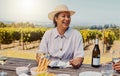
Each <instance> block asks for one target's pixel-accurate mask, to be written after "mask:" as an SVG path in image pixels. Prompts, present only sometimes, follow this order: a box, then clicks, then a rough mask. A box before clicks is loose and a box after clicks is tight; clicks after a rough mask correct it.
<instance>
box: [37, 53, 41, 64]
mask: <svg viewBox="0 0 120 76" xmlns="http://www.w3.org/2000/svg"><path fill="white" fill-rule="evenodd" d="M39 59H40V56H39V54H38V53H37V54H36V62H37V63H39Z"/></svg>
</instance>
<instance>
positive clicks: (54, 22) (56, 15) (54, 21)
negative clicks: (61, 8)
mask: <svg viewBox="0 0 120 76" xmlns="http://www.w3.org/2000/svg"><path fill="white" fill-rule="evenodd" d="M59 14H60V12H59V13H56V14H55V16H54V19H53V24H54V25H55V27H57V22H56V20H55V17H58V15H59Z"/></svg>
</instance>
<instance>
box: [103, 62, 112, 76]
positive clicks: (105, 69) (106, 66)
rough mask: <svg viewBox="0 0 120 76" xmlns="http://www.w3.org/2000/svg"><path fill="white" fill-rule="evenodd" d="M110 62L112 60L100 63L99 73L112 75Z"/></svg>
mask: <svg viewBox="0 0 120 76" xmlns="http://www.w3.org/2000/svg"><path fill="white" fill-rule="evenodd" d="M112 64H113V63H112V62H110V63H103V64H102V68H101V73H102V75H103V76H113V68H112Z"/></svg>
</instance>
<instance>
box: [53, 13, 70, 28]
mask: <svg viewBox="0 0 120 76" xmlns="http://www.w3.org/2000/svg"><path fill="white" fill-rule="evenodd" d="M55 21H56V22H57V27H58V28H62V29H65V30H66V29H67V28H68V27H69V24H70V21H71V17H70V13H69V12H60V13H59V15H58V17H55Z"/></svg>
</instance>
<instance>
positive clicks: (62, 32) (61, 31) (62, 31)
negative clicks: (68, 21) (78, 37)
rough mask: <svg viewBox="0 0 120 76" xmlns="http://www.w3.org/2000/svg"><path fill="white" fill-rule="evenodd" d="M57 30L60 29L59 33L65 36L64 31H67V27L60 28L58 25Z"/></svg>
mask: <svg viewBox="0 0 120 76" xmlns="http://www.w3.org/2000/svg"><path fill="white" fill-rule="evenodd" d="M57 30H58V32H59V34H60V35H61V36H63V35H64V33H65V31H66V30H67V29H61V28H58V27H57Z"/></svg>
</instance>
